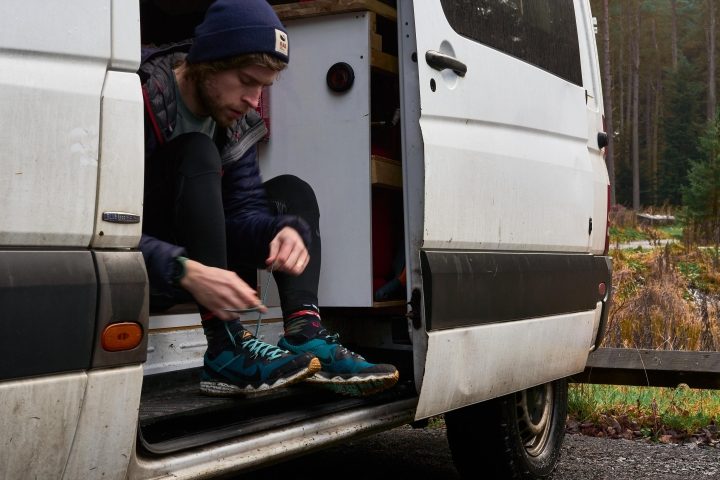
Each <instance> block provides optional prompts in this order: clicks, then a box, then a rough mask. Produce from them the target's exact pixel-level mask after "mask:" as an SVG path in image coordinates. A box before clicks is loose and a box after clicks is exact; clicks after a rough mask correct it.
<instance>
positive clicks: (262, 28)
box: [187, 0, 290, 63]
mask: <svg viewBox="0 0 720 480" xmlns="http://www.w3.org/2000/svg"><path fill="white" fill-rule="evenodd" d="M246 53H268V54H270V55H273V56H275V57H277V58H279V59H280V60H282V61H284V62H288V61H289V60H290V47H289V44H288V37H287V31H286V30H285V27H283V25H282V23H280V19H279V18H278V17H277V15H276V14H275V11H274V10H273V9H272V7H271V6H270V5H269V4H268V3H267V2H266V1H265V0H217V1H216V2H214V3H213V4H212V5H210V8H208V11H207V13H206V14H205V19H204V20H203V22H202V23H201V24H200V25H198V26H197V28H196V29H195V37H194V40H193V44H192V46H191V47H190V53H189V54H188V56H187V61H188V62H190V63H198V62H209V61H213V60H220V59H223V58H229V57H235V56H238V55H243V54H246Z"/></svg>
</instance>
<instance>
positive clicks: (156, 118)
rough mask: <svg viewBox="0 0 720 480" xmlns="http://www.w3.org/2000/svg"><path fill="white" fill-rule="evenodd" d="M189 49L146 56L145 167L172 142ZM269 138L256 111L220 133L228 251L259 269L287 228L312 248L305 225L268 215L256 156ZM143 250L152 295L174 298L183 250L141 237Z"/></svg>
mask: <svg viewBox="0 0 720 480" xmlns="http://www.w3.org/2000/svg"><path fill="white" fill-rule="evenodd" d="M189 47H190V44H189V43H184V44H177V45H172V46H169V47H166V48H163V49H154V50H143V55H142V57H143V59H142V63H141V65H140V70H139V71H138V75H139V76H140V81H141V83H142V93H143V99H144V102H145V161H146V162H148V161H152V155H153V153H154V152H155V151H156V150H157V149H158V148H161V147H162V145H163V144H164V143H165V142H167V141H168V139H169V138H170V136H171V134H172V131H173V129H174V127H175V121H176V117H177V102H176V98H175V89H174V86H173V79H172V75H173V71H172V69H173V67H174V66H175V65H177V64H178V63H179V62H181V61H182V60H183V59H184V57H185V55H186V52H187V50H188V48H189ZM266 133H267V129H266V127H265V124H264V122H263V120H262V119H261V118H260V117H259V116H258V115H257V113H256V112H254V111H250V112H248V113H247V114H246V115H245V116H244V117H243V118H241V119H240V120H238V121H237V122H236V124H235V125H234V126H233V127H231V128H228V129H227V131H226V132H220V135H218V134H217V133H216V137H218V138H216V144H217V145H218V150H219V152H220V154H221V158H222V163H223V177H222V197H223V207H224V210H225V224H226V229H227V237H228V245H229V247H230V248H233V249H234V251H233V257H234V258H235V259H237V260H238V261H240V262H242V263H244V264H248V263H250V264H255V265H258V266H261V265H262V263H263V261H264V260H265V258H267V255H268V249H269V244H270V241H271V240H272V239H273V238H274V237H275V235H276V234H277V233H278V232H279V231H280V230H281V229H282V228H283V227H286V226H290V227H292V228H294V229H295V230H297V231H298V233H299V234H300V235H301V236H302V238H303V240H304V241H305V244H306V245H310V229H309V227H308V225H307V223H305V221H303V220H302V219H301V218H299V217H296V216H293V215H279V216H276V215H272V214H271V213H270V211H269V209H268V203H267V198H266V196H265V189H264V187H263V182H262V178H261V176H260V169H259V166H258V156H257V142H258V141H260V140H261V139H262V138H263V137H264V136H265V134H266ZM237 245H241V246H242V245H245V246H247V247H249V248H246V250H245V252H243V251H238V250H237V248H235V247H233V246H237ZM140 250H141V252H142V254H143V257H144V259H145V265H146V267H147V271H148V276H149V278H150V284H151V286H152V287H153V289H154V290H156V291H160V292H163V291H165V292H166V293H170V292H171V291H172V289H173V287H174V286H173V272H174V271H175V260H174V259H175V257H177V256H180V255H184V254H185V249H184V248H183V247H182V246H181V245H173V244H171V243H168V242H165V241H163V240H160V239H157V238H154V237H151V236H149V235H145V234H143V236H142V239H141V240H140ZM250 252H255V253H250ZM257 252H260V255H261V256H260V258H258V257H257ZM244 253H245V255H244Z"/></svg>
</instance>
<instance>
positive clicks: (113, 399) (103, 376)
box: [62, 365, 143, 480]
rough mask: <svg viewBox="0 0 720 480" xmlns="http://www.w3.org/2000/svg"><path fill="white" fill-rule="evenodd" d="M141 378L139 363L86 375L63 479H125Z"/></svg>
mask: <svg viewBox="0 0 720 480" xmlns="http://www.w3.org/2000/svg"><path fill="white" fill-rule="evenodd" d="M142 377H143V370H142V366H141V365H133V366H129V367H122V368H112V369H106V370H95V371H92V372H89V373H88V374H87V388H86V390H85V397H84V399H83V408H82V413H81V414H80V419H79V422H78V426H77V432H76V434H75V438H74V439H73V442H72V452H71V453H70V456H69V458H68V463H67V466H66V467H65V472H64V474H63V477H62V478H63V479H67V480H74V479H78V478H82V479H88V480H90V479H118V480H119V479H124V478H125V476H126V472H127V467H128V463H129V462H130V457H131V456H132V451H133V446H134V440H135V435H136V431H137V430H136V429H137V417H138V411H137V405H138V404H139V403H140V391H141V389H142ZM98 431H102V435H98V434H97V433H98Z"/></svg>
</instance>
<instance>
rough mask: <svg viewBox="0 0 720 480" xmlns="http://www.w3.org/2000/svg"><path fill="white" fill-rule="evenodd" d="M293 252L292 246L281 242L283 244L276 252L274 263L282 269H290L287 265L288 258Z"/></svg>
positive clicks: (290, 266) (288, 264) (289, 265)
mask: <svg viewBox="0 0 720 480" xmlns="http://www.w3.org/2000/svg"><path fill="white" fill-rule="evenodd" d="M292 251H293V245H292V243H290V242H283V244H282V245H281V246H280V249H279V250H278V253H277V256H276V257H275V261H277V262H278V265H280V266H281V267H282V268H284V269H286V270H287V269H290V268H292V265H291V264H290V263H288V258H289V257H290V255H291V254H292Z"/></svg>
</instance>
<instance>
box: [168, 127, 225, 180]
mask: <svg viewBox="0 0 720 480" xmlns="http://www.w3.org/2000/svg"><path fill="white" fill-rule="evenodd" d="M173 143H174V145H173V147H174V149H175V151H176V152H177V158H178V160H179V162H180V163H179V165H178V171H179V172H180V174H181V175H183V176H186V177H194V176H197V175H205V174H208V173H217V174H218V175H219V174H220V171H221V169H222V161H221V158H220V152H218V149H217V146H216V145H215V142H213V140H212V139H211V138H210V137H208V136H207V135H205V134H203V133H197V132H192V133H185V134H182V135H180V136H179V137H177V138H175V139H173Z"/></svg>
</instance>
